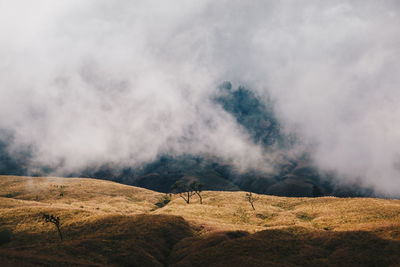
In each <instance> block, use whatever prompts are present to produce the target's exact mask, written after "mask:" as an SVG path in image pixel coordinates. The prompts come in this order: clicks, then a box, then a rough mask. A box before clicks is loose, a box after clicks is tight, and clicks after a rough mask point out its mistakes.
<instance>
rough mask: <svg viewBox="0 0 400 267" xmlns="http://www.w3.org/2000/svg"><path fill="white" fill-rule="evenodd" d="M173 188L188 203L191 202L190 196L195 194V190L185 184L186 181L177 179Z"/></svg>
mask: <svg viewBox="0 0 400 267" xmlns="http://www.w3.org/2000/svg"><path fill="white" fill-rule="evenodd" d="M171 190H172V191H173V192H176V193H178V194H179V196H180V197H181V198H183V199H184V200H185V201H186V203H187V204H189V203H190V198H191V197H192V196H193V195H194V194H195V192H194V190H193V189H192V188H191V187H190V186H188V185H187V184H185V182H184V181H182V180H179V181H176V182H175V183H174V184H173V185H172V186H171Z"/></svg>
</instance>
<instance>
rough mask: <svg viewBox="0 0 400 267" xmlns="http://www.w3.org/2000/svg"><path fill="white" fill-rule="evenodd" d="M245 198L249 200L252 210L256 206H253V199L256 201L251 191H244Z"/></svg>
mask: <svg viewBox="0 0 400 267" xmlns="http://www.w3.org/2000/svg"><path fill="white" fill-rule="evenodd" d="M246 199H247V201H249V202H250V204H251V207H252V208H253V210H256V208H254V201H256V198H255V197H254V196H253V194H252V193H251V192H249V193H246Z"/></svg>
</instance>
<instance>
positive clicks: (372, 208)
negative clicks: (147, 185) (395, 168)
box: [0, 176, 400, 266]
mask: <svg viewBox="0 0 400 267" xmlns="http://www.w3.org/2000/svg"><path fill="white" fill-rule="evenodd" d="M245 195H246V193H245V192H220V191H206V192H203V193H202V196H203V204H199V199H198V198H197V197H193V198H192V201H191V203H190V204H189V205H187V204H186V203H185V201H184V200H183V199H182V198H180V197H179V196H178V195H173V196H172V198H171V201H170V202H169V203H168V204H167V205H165V206H163V207H159V206H157V205H155V204H156V203H157V202H159V201H160V200H161V199H162V198H163V197H164V196H165V194H162V193H158V192H154V191H151V190H146V189H142V188H137V187H133V186H127V185H121V184H117V183H114V182H109V181H103V180H95V179H83V178H47V177H46V178H42V177H35V178H31V177H15V176H0V263H1V264H0V265H1V266H241V265H244V264H245V265H246V266H271V265H272V266H339V265H341V266H400V200H388V199H371V198H334V197H321V198H285V197H274V196H266V195H256V194H254V196H255V197H256V201H255V202H254V206H255V210H253V209H252V207H251V205H250V203H249V202H248V201H247V200H246V199H245ZM43 213H46V214H52V215H54V216H58V217H60V223H61V225H60V228H61V232H62V233H63V236H64V239H63V241H60V240H59V237H58V233H57V229H56V227H55V225H54V224H52V223H45V221H44V220H43V219H42V214H43Z"/></svg>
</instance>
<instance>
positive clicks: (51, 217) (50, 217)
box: [42, 214, 63, 240]
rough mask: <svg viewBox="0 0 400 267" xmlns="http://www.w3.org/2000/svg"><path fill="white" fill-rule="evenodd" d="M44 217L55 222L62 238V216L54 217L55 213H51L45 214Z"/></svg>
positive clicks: (46, 220)
mask: <svg viewBox="0 0 400 267" xmlns="http://www.w3.org/2000/svg"><path fill="white" fill-rule="evenodd" d="M42 218H43V219H44V220H45V222H50V223H53V224H54V225H55V226H56V227H57V230H58V235H59V236H60V239H61V240H62V239H63V237H62V234H61V230H60V217H54V216H53V215H50V214H43V216H42Z"/></svg>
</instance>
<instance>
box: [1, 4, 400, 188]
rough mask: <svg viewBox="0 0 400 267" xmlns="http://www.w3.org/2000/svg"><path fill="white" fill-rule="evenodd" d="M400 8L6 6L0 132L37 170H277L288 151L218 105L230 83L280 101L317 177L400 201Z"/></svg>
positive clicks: (283, 117) (285, 121)
mask: <svg viewBox="0 0 400 267" xmlns="http://www.w3.org/2000/svg"><path fill="white" fill-rule="evenodd" d="M399 11H400V6H399V4H398V2H397V1H385V2H380V3H377V2H376V1H334V2H330V3H326V2H321V1H308V2H307V3H304V2H302V3H300V2H298V1H285V2H279V3H278V2H273V1H270V2H265V1H251V2H248V3H244V2H242V1H219V2H218V3H216V2H215V1H197V2H196V3H188V2H187V1H173V2H168V3H167V2H166V3H160V2H159V1H125V0H119V1H113V2H112V3H111V2H109V1H85V3H83V2H82V1H56V2H54V1H39V2H35V3H31V2H29V1H13V2H9V3H1V4H0V58H2V61H1V62H0V70H1V71H0V128H1V129H2V130H3V132H6V133H7V135H8V134H9V133H12V135H13V136H14V137H13V141H12V143H11V145H10V147H9V149H10V151H11V152H12V153H14V154H15V153H17V152H18V151H20V150H21V149H26V147H29V149H30V151H31V154H32V162H31V164H32V166H35V165H47V166H52V167H54V168H55V169H56V172H57V173H60V174H62V173H65V172H70V171H71V170H79V169H82V168H86V167H87V166H90V165H101V164H106V163H110V162H111V163H114V164H118V165H120V166H137V165H140V164H143V163H146V162H149V161H152V160H154V159H155V158H157V156H158V155H160V154H173V155H181V154H185V153H190V154H208V155H213V156H216V157H220V158H223V159H224V160H227V161H230V162H232V163H233V164H234V165H235V166H237V167H238V169H247V168H262V169H263V170H265V171H267V170H270V169H271V166H270V165H271V162H273V160H274V157H276V156H278V155H279V154H280V152H279V151H277V150H276V149H270V150H269V151H266V150H265V149H264V148H263V146H262V145H260V144H258V143H255V142H254V140H253V139H252V137H251V134H249V132H248V131H246V129H245V128H243V127H242V126H241V125H240V124H238V122H237V121H236V120H235V118H234V117H233V116H232V115H231V114H229V113H228V112H226V111H225V110H224V109H223V108H222V107H221V106H220V105H216V104H215V102H214V101H213V99H215V97H216V96H218V94H219V93H220V91H219V89H218V87H219V85H220V84H221V83H222V82H223V81H225V80H229V81H232V83H233V87H234V88H237V86H239V85H243V86H245V87H246V88H249V89H251V90H253V91H254V92H255V93H256V94H257V95H258V96H259V97H260V99H262V101H264V103H270V102H269V101H270V100H271V99H272V102H273V103H274V109H275V114H276V116H278V119H279V120H280V122H281V125H282V127H283V130H284V131H285V132H287V133H296V135H297V137H298V139H299V140H300V141H301V144H302V146H304V147H306V148H307V150H308V151H311V157H312V159H313V161H314V162H315V163H316V164H317V166H318V167H319V168H320V169H321V170H329V171H335V172H337V173H338V174H339V176H340V177H347V178H343V179H349V180H350V181H351V180H352V179H359V180H361V181H362V183H363V184H364V185H367V186H373V187H374V188H375V189H376V190H377V192H380V193H383V194H391V195H399V188H400V177H399V176H400V167H399V165H400V154H399V149H398V148H397V145H396V144H398V143H400V142H399V141H400V130H399V125H400V106H399V105H398V103H399V100H400V91H399V90H398V85H399V84H400V63H399V61H398V60H397V56H398V55H399V52H400V51H399V50H400V37H399V36H400V28H399V27H398V25H400V17H399V15H400V14H399V13H400V12H399ZM4 138H6V137H5V134H4V135H3V138H2V139H3V140H4ZM297 149H299V148H298V147H296V148H295V149H294V151H296V150H297ZM294 153H295V152H294Z"/></svg>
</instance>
